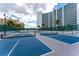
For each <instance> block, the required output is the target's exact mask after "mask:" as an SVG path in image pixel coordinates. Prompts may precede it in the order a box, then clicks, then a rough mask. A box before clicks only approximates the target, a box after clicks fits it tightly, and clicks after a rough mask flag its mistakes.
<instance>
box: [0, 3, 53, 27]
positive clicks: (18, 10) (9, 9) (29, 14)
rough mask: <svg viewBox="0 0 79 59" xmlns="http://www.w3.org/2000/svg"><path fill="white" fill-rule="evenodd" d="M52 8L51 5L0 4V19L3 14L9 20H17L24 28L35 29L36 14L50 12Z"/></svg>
mask: <svg viewBox="0 0 79 59" xmlns="http://www.w3.org/2000/svg"><path fill="white" fill-rule="evenodd" d="M53 6H54V4H53V3H0V17H3V14H4V13H5V14H6V15H7V16H8V17H9V18H12V19H15V20H17V19H19V20H20V22H23V23H24V24H25V27H36V26H37V12H38V11H42V12H43V13H47V12H50V11H52V10H53Z"/></svg>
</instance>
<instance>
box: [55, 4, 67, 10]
mask: <svg viewBox="0 0 79 59" xmlns="http://www.w3.org/2000/svg"><path fill="white" fill-rule="evenodd" d="M66 4H67V3H58V4H57V5H56V6H55V8H57V9H59V8H61V7H63V6H65V5H66Z"/></svg>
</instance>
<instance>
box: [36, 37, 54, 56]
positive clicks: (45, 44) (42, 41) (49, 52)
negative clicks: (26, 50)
mask: <svg viewBox="0 0 79 59" xmlns="http://www.w3.org/2000/svg"><path fill="white" fill-rule="evenodd" d="M35 38H36V39H37V40H39V41H40V42H41V43H43V44H44V45H45V46H46V47H48V48H49V49H51V50H52V51H50V52H47V53H44V54H42V55H40V56H44V55H48V54H50V53H52V52H55V49H54V48H51V47H49V46H48V45H46V44H45V43H44V42H43V41H41V40H40V39H39V38H38V37H35Z"/></svg>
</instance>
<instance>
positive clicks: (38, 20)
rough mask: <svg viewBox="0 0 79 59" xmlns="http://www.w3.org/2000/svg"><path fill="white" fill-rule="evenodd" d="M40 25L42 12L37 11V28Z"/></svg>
mask: <svg viewBox="0 0 79 59" xmlns="http://www.w3.org/2000/svg"><path fill="white" fill-rule="evenodd" d="M41 27H42V12H37V28H41Z"/></svg>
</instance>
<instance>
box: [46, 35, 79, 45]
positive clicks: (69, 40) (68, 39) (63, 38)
mask: <svg viewBox="0 0 79 59" xmlns="http://www.w3.org/2000/svg"><path fill="white" fill-rule="evenodd" d="M45 36H48V37H50V38H54V39H56V40H58V41H62V42H64V43H68V44H74V43H77V42H79V37H72V36H66V35H59V34H53V35H48V34H45Z"/></svg>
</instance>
